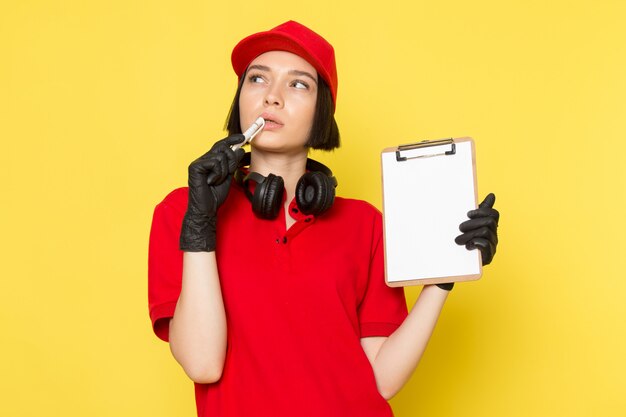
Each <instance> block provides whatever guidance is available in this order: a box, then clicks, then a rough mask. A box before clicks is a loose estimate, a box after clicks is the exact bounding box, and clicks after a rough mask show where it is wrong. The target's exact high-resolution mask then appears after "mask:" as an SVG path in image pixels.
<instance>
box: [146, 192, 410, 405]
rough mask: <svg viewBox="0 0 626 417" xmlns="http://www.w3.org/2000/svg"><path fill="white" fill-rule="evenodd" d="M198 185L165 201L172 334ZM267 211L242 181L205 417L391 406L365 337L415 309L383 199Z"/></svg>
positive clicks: (225, 246)
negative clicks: (393, 282)
mask: <svg viewBox="0 0 626 417" xmlns="http://www.w3.org/2000/svg"><path fill="white" fill-rule="evenodd" d="M186 209H187V189H186V188H180V189H177V190H175V191H173V192H172V193H170V194H169V195H168V196H167V197H166V198H165V199H164V200H163V201H162V202H161V203H160V204H159V205H158V206H157V207H156V209H155V212H154V218H153V222H152V230H151V234H150V251H149V303H150V316H151V319H152V323H153V326H154V331H155V333H156V334H157V336H159V337H160V338H161V339H164V340H168V326H169V324H168V323H169V318H171V317H172V316H173V314H174V309H175V306H176V302H177V300H178V296H179V294H180V286H181V277H182V255H183V253H182V251H180V250H179V249H178V242H179V235H180V229H181V224H182V219H183V216H184V214H185V211H186ZM289 211H290V212H291V216H292V217H293V218H294V219H295V220H296V223H295V224H294V225H293V226H292V227H290V228H289V229H288V230H286V227H285V213H284V210H281V214H280V215H279V216H278V218H277V219H275V220H262V219H259V218H257V217H256V216H255V215H254V214H253V212H252V209H251V205H250V202H249V201H248V199H247V198H246V197H245V194H244V193H243V190H242V189H241V188H239V187H238V186H236V185H235V184H233V186H232V187H231V191H230V193H229V196H228V198H227V200H226V202H225V203H224V205H223V206H222V207H220V210H219V213H218V221H217V248H216V256H217V262H218V270H219V275H220V282H221V286H222V295H223V299H224V307H225V309H226V317H227V326H228V332H227V333H228V336H227V337H228V339H227V343H228V348H227V353H226V361H225V364H224V371H223V373H222V377H221V379H220V380H219V381H218V382H216V383H214V384H196V403H197V407H198V415H199V416H200V417H204V416H211V417H222V416H242V417H251V416H255V417H263V416H272V417H280V416H289V417H292V416H299V417H306V416H311V417H313V416H315V417H332V416H338V417H339V416H341V417H345V416H359V417H383V416H387V417H388V416H391V415H392V411H391V408H390V406H389V404H388V403H387V402H386V401H385V399H384V398H383V397H382V396H381V395H380V394H379V393H378V390H377V388H376V381H375V379H374V373H373V371H372V368H371V365H370V363H369V361H368V359H367V357H366V355H365V353H364V351H363V349H362V348H361V345H360V338H362V337H367V336H389V335H390V334H391V333H392V332H393V331H394V330H395V329H396V328H397V327H398V326H399V325H400V324H401V323H402V321H403V320H404V318H405V317H406V315H407V309H406V302H405V299H404V292H403V289H402V288H389V287H387V286H386V284H385V280H384V271H383V264H384V260H383V242H382V219H381V215H380V212H379V211H378V210H376V209H375V208H374V207H373V206H371V205H369V204H368V203H365V202H363V201H359V200H351V199H343V198H340V197H337V198H336V199H335V203H334V205H333V207H332V208H331V209H330V210H329V211H327V212H326V213H324V214H322V215H320V216H318V217H314V216H306V215H304V214H302V213H300V212H299V211H298V209H297V206H296V205H295V203H294V202H292V203H291V205H290V207H289Z"/></svg>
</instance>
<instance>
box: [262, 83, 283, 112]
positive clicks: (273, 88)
mask: <svg viewBox="0 0 626 417" xmlns="http://www.w3.org/2000/svg"><path fill="white" fill-rule="evenodd" d="M264 101H265V106H267V107H270V106H275V107H278V108H280V107H282V106H283V103H284V102H283V95H282V92H281V91H280V86H278V85H277V84H276V83H274V84H272V85H270V86H269V87H268V89H267V90H266V93H265V100H264Z"/></svg>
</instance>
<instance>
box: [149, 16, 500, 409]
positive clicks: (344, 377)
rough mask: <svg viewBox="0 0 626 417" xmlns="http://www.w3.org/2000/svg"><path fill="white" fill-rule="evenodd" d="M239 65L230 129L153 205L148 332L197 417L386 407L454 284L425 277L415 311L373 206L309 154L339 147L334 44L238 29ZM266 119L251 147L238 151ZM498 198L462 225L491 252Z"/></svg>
mask: <svg viewBox="0 0 626 417" xmlns="http://www.w3.org/2000/svg"><path fill="white" fill-rule="evenodd" d="M232 63H233V68H234V70H235V72H236V74H237V76H238V77H239V87H238V89H237V93H236V95H235V99H234V101H233V106H232V108H231V112H230V115H229V120H228V122H227V126H228V130H229V133H230V136H228V137H227V138H225V139H222V140H220V141H218V142H217V143H216V144H215V145H214V146H213V147H212V148H211V150H210V151H209V152H208V153H206V154H205V155H203V156H202V157H200V158H199V159H197V160H196V161H194V162H193V163H192V164H191V165H190V166H189V187H188V188H181V189H178V190H174V191H173V192H172V193H170V194H169V195H168V196H167V197H166V198H165V199H164V200H163V201H162V202H161V203H160V204H159V205H158V206H157V207H156V209H155V212H154V218H153V223H152V230H151V235H150V259H149V298H150V300H149V301H150V315H151V319H152V323H153V327H154V331H155V333H156V334H157V336H159V337H160V338H161V339H163V340H166V341H169V343H170V347H171V351H172V354H173V355H174V357H175V358H176V360H177V361H178V362H179V363H180V364H181V366H182V367H183V369H184V370H185V372H186V373H187V375H188V376H189V377H190V378H191V379H192V380H193V381H194V382H195V383H196V384H195V388H196V403H197V409H198V415H199V416H273V417H276V416H324V417H328V416H360V417H366V416H371V417H382V416H391V415H392V411H391V408H390V406H389V405H388V403H387V400H388V399H389V398H391V397H392V396H393V395H395V394H396V393H397V392H398V391H399V390H400V388H401V387H402V386H403V385H404V384H405V383H406V381H407V380H408V379H409V377H410V376H411V373H412V372H413V370H414V369H415V367H416V365H417V363H418V361H419V359H420V357H421V356H422V353H423V352H424V349H425V348H426V344H427V342H428V339H429V338H430V335H431V333H432V331H433V328H434V326H435V323H436V321H437V318H438V316H439V313H440V311H441V309H442V307H443V304H444V302H445V300H446V297H447V296H448V293H449V290H450V289H451V288H452V285H451V284H446V285H440V286H436V285H431V286H425V287H424V289H423V291H422V292H421V294H420V296H419V298H418V300H417V301H416V303H415V305H414V306H413V308H412V310H411V312H410V313H407V309H406V303H405V298H404V293H403V290H402V288H389V287H387V286H386V285H385V280H384V270H383V267H384V266H383V265H384V261H383V243H382V219H381V215H380V212H379V211H378V210H376V209H375V208H374V207H372V206H371V205H369V204H368V203H366V202H363V201H359V200H352V199H345V198H340V197H336V198H335V196H334V191H335V186H336V180H335V178H334V177H333V175H332V173H331V171H330V170H329V169H328V168H327V167H325V166H323V165H322V164H319V163H316V162H315V161H312V160H310V159H308V158H307V155H308V151H309V149H311V148H313V149H327V150H330V149H334V148H336V147H338V146H339V131H338V129H337V124H336V123H335V119H334V109H335V103H336V94H337V73H336V67H335V58H334V50H333V48H332V46H331V45H330V44H329V43H328V42H327V41H326V40H324V39H323V38H322V37H321V36H319V35H318V34H316V33H315V32H313V31H311V30H310V29H308V28H307V27H305V26H302V25H300V24H298V23H296V22H293V21H290V22H286V23H284V24H282V25H280V26H278V27H276V28H274V29H272V30H270V31H267V32H261V33H257V34H254V35H251V36H249V37H247V38H245V39H243V40H242V41H241V42H239V44H238V45H237V46H236V47H235V48H234V50H233V53H232ZM258 117H263V118H264V119H265V127H264V128H263V131H262V132H261V133H259V134H258V135H257V136H256V137H255V138H254V140H253V141H252V143H251V148H252V150H251V154H247V155H245V156H244V152H243V151H242V150H240V149H239V150H236V151H234V150H232V146H233V145H235V144H238V143H241V142H242V141H243V136H242V135H241V131H242V128H243V129H246V128H247V127H248V126H250V125H251V124H252V123H253V122H254V121H255V120H256V119H257V118H258ZM493 202H494V197H493V195H490V196H488V198H487V199H486V200H485V201H484V202H483V203H481V206H480V207H479V209H478V210H474V211H473V212H470V213H469V214H470V217H471V219H470V220H468V221H467V222H465V223H463V224H462V225H461V231H462V232H464V233H463V234H462V235H461V236H459V237H458V238H457V243H459V244H463V245H466V246H467V247H468V249H474V248H478V249H480V250H481V252H482V255H483V261H484V263H485V264H487V263H489V262H490V261H491V259H492V257H493V255H494V253H495V248H496V244H497V236H496V228H497V221H498V213H497V211H495V210H494V209H493V208H492V206H493Z"/></svg>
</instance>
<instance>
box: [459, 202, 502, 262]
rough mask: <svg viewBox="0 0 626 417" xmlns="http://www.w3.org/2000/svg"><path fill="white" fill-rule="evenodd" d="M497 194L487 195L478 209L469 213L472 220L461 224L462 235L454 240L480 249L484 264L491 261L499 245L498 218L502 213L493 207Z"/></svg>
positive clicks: (470, 248)
mask: <svg viewBox="0 0 626 417" xmlns="http://www.w3.org/2000/svg"><path fill="white" fill-rule="evenodd" d="M495 202H496V196H495V195H494V194H492V193H490V194H489V195H487V197H485V199H484V200H483V202H482V203H480V204H479V205H478V208H477V209H476V210H471V211H469V212H468V213H467V216H468V217H469V218H470V220H467V221H465V222H463V223H461V225H460V226H459V230H460V231H461V232H463V234H462V235H460V236H457V237H456V239H455V240H454V241H455V242H456V243H457V244H458V245H465V247H466V248H467V249H469V250H472V249H476V248H478V249H479V250H480V253H481V256H482V259H483V265H488V264H489V263H491V261H492V259H493V256H494V255H495V254H496V247H497V246H498V220H499V219H500V213H498V210H496V209H494V208H493V204H494V203H495Z"/></svg>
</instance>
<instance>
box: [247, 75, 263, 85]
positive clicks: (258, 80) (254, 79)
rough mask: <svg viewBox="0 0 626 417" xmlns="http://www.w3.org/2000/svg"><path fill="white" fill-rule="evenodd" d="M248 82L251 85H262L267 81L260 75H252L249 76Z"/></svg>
mask: <svg viewBox="0 0 626 417" xmlns="http://www.w3.org/2000/svg"><path fill="white" fill-rule="evenodd" d="M248 81H250V82H251V83H262V82H264V81H265V80H264V79H263V76H261V75H259V74H250V75H248Z"/></svg>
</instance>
